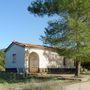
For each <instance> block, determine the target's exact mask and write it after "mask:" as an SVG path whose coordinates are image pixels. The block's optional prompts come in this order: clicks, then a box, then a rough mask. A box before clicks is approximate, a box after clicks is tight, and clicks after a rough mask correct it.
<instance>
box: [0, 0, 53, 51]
mask: <svg viewBox="0 0 90 90" xmlns="http://www.w3.org/2000/svg"><path fill="white" fill-rule="evenodd" d="M32 1H33V0H0V49H2V48H7V47H8V45H9V44H10V43H11V42H12V41H14V40H15V41H18V42H25V43H32V44H40V45H42V44H43V43H42V41H41V40H40V35H43V34H44V28H45V27H47V25H48V24H47V22H48V20H51V19H52V18H50V17H47V16H45V17H38V16H35V15H33V14H30V13H29V12H28V10H27V7H28V6H29V5H30V3H31V2H32Z"/></svg>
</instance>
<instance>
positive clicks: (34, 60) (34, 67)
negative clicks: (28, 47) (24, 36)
mask: <svg viewBox="0 0 90 90" xmlns="http://www.w3.org/2000/svg"><path fill="white" fill-rule="evenodd" d="M29 60H30V61H29V72H30V73H31V74H33V73H38V70H39V56H38V54H37V53H35V52H32V53H31V54H30V58H29Z"/></svg>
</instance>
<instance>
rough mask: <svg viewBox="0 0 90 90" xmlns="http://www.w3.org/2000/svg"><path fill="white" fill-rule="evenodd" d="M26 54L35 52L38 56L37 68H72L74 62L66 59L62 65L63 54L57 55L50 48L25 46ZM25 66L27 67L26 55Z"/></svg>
mask: <svg viewBox="0 0 90 90" xmlns="http://www.w3.org/2000/svg"><path fill="white" fill-rule="evenodd" d="M25 51H26V52H28V54H30V53H32V52H35V53H37V54H38V56H39V68H73V67H74V63H73V62H72V61H69V60H68V61H67V65H66V66H64V65H63V56H59V55H58V54H57V53H56V52H52V51H50V50H43V49H38V48H25ZM25 59H26V64H25V66H26V68H28V66H29V64H28V55H26V58H25Z"/></svg>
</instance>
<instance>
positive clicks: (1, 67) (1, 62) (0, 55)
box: [0, 50, 4, 71]
mask: <svg viewBox="0 0 90 90" xmlns="http://www.w3.org/2000/svg"><path fill="white" fill-rule="evenodd" d="M3 70H4V52H3V51H2V50H0V71H3Z"/></svg>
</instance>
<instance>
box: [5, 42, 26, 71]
mask: <svg viewBox="0 0 90 90" xmlns="http://www.w3.org/2000/svg"><path fill="white" fill-rule="evenodd" d="M24 50H25V48H24V47H21V46H18V45H15V44H13V45H12V46H11V47H10V48H9V49H8V50H7V51H6V55H5V67H6V68H17V69H18V68H24V67H25V66H24V61H25V60H24V58H25V52H24ZM13 54H16V62H15V63H13V56H12V55H13Z"/></svg>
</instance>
